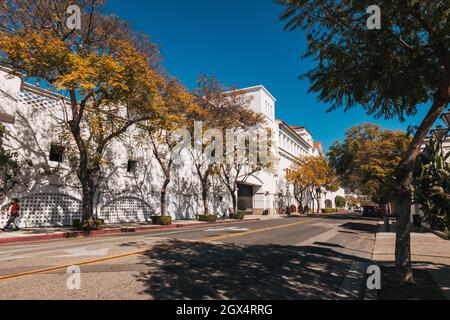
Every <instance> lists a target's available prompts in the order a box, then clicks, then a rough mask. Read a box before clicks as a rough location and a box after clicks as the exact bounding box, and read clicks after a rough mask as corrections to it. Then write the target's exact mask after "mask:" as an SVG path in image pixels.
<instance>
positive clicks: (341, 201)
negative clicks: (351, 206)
mask: <svg viewBox="0 0 450 320" xmlns="http://www.w3.org/2000/svg"><path fill="white" fill-rule="evenodd" d="M334 203H335V204H336V208H344V207H345V206H346V205H347V200H346V199H345V198H344V197H341V196H336V198H335V199H334Z"/></svg>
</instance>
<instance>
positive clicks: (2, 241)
mask: <svg viewBox="0 0 450 320" xmlns="http://www.w3.org/2000/svg"><path fill="white" fill-rule="evenodd" d="M257 221H261V219H247V220H237V221H222V222H213V223H192V224H189V225H170V226H156V227H155V226H152V227H150V226H149V227H134V228H133V227H130V228H114V229H107V230H95V231H91V232H83V231H70V232H61V233H53V234H39V235H31V236H21V237H11V238H5V239H0V245H2V244H11V243H28V242H34V241H46V240H57V239H71V238H80V237H83V238H88V237H96V236H102V235H115V234H129V233H144V232H149V231H160V230H174V229H182V228H195V227H200V226H215V225H222V224H234V223H243V222H257Z"/></svg>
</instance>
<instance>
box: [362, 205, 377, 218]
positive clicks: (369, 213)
mask: <svg viewBox="0 0 450 320" xmlns="http://www.w3.org/2000/svg"><path fill="white" fill-rule="evenodd" d="M363 216H364V217H374V218H378V217H379V210H378V209H377V207H375V206H365V207H364V209H363Z"/></svg>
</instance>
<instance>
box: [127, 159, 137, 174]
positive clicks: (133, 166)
mask: <svg viewBox="0 0 450 320" xmlns="http://www.w3.org/2000/svg"><path fill="white" fill-rule="evenodd" d="M137 164H138V162H137V161H136V160H128V165H127V172H128V173H135V172H136V170H137Z"/></svg>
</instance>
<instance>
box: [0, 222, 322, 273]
mask: <svg viewBox="0 0 450 320" xmlns="http://www.w3.org/2000/svg"><path fill="white" fill-rule="evenodd" d="M314 220H317V219H307V220H303V221H300V222H296V223H291V224H286V225H281V226H276V227H268V228H262V229H255V230H251V231H246V232H241V233H235V234H227V235H222V236H217V237H210V238H206V239H204V240H194V241H191V242H194V243H200V242H202V243H209V242H214V241H218V240H223V239H227V238H236V237H242V236H245V235H249V234H255V233H261V232H265V231H272V230H278V229H284V228H289V227H294V226H297V225H300V224H304V223H307V222H311V221H314ZM148 251H149V249H147V250H140V251H135V252H130V253H127V254H122V255H117V256H111V257H107V258H103V259H97V260H89V261H84V262H78V263H76V262H74V263H70V264H65V265H60V266H55V267H49V268H45V269H39V270H31V271H28V272H20V273H15V274H10V275H6V276H0V281H5V280H13V279H17V278H21V277H25V276H32V275H36V274H43V273H47V272H52V271H57V270H61V269H67V268H68V267H71V266H74V265H76V266H87V265H92V264H97V263H101V262H105V261H112V260H119V259H124V258H129V257H133V256H139V255H142V254H145V253H146V252H148Z"/></svg>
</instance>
